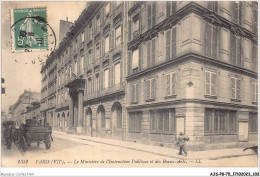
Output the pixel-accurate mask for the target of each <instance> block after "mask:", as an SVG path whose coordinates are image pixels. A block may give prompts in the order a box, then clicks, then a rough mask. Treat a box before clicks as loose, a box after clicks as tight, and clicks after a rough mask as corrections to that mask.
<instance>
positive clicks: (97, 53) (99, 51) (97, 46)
mask: <svg viewBox="0 0 260 177" xmlns="http://www.w3.org/2000/svg"><path fill="white" fill-rule="evenodd" d="M100 54H101V49H100V44H99V43H97V45H96V58H100Z"/></svg>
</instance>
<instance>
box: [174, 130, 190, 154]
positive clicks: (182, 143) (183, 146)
mask: <svg viewBox="0 0 260 177" xmlns="http://www.w3.org/2000/svg"><path fill="white" fill-rule="evenodd" d="M186 141H189V137H188V136H186V135H184V133H183V132H180V136H179V137H178V142H177V145H179V147H180V151H179V155H182V151H183V152H184V153H185V156H187V150H186Z"/></svg>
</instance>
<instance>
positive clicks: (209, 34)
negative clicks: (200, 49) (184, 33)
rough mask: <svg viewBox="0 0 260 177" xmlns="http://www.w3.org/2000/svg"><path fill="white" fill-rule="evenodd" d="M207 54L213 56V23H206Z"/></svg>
mask: <svg viewBox="0 0 260 177" xmlns="http://www.w3.org/2000/svg"><path fill="white" fill-rule="evenodd" d="M205 35H206V37H205V55H206V56H207V57H211V50H212V48H211V47H212V46H211V42H212V25H210V24H208V23H206V34H205Z"/></svg>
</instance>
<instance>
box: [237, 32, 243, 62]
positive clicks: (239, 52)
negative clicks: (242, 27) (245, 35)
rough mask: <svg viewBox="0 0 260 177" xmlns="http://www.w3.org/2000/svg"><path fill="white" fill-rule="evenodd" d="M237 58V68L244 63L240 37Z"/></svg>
mask: <svg viewBox="0 0 260 177" xmlns="http://www.w3.org/2000/svg"><path fill="white" fill-rule="evenodd" d="M236 45H237V46H236V49H237V50H236V55H237V56H236V58H237V66H241V64H242V61H241V51H242V40H241V38H240V37H238V38H237V39H236Z"/></svg>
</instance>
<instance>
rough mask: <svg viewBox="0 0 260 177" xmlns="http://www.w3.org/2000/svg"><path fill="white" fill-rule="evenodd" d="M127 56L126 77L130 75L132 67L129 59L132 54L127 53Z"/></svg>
mask: <svg viewBox="0 0 260 177" xmlns="http://www.w3.org/2000/svg"><path fill="white" fill-rule="evenodd" d="M127 56H128V62H127V63H128V64H127V75H130V74H131V68H132V67H131V66H132V62H131V58H132V52H128V54H127Z"/></svg>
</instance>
